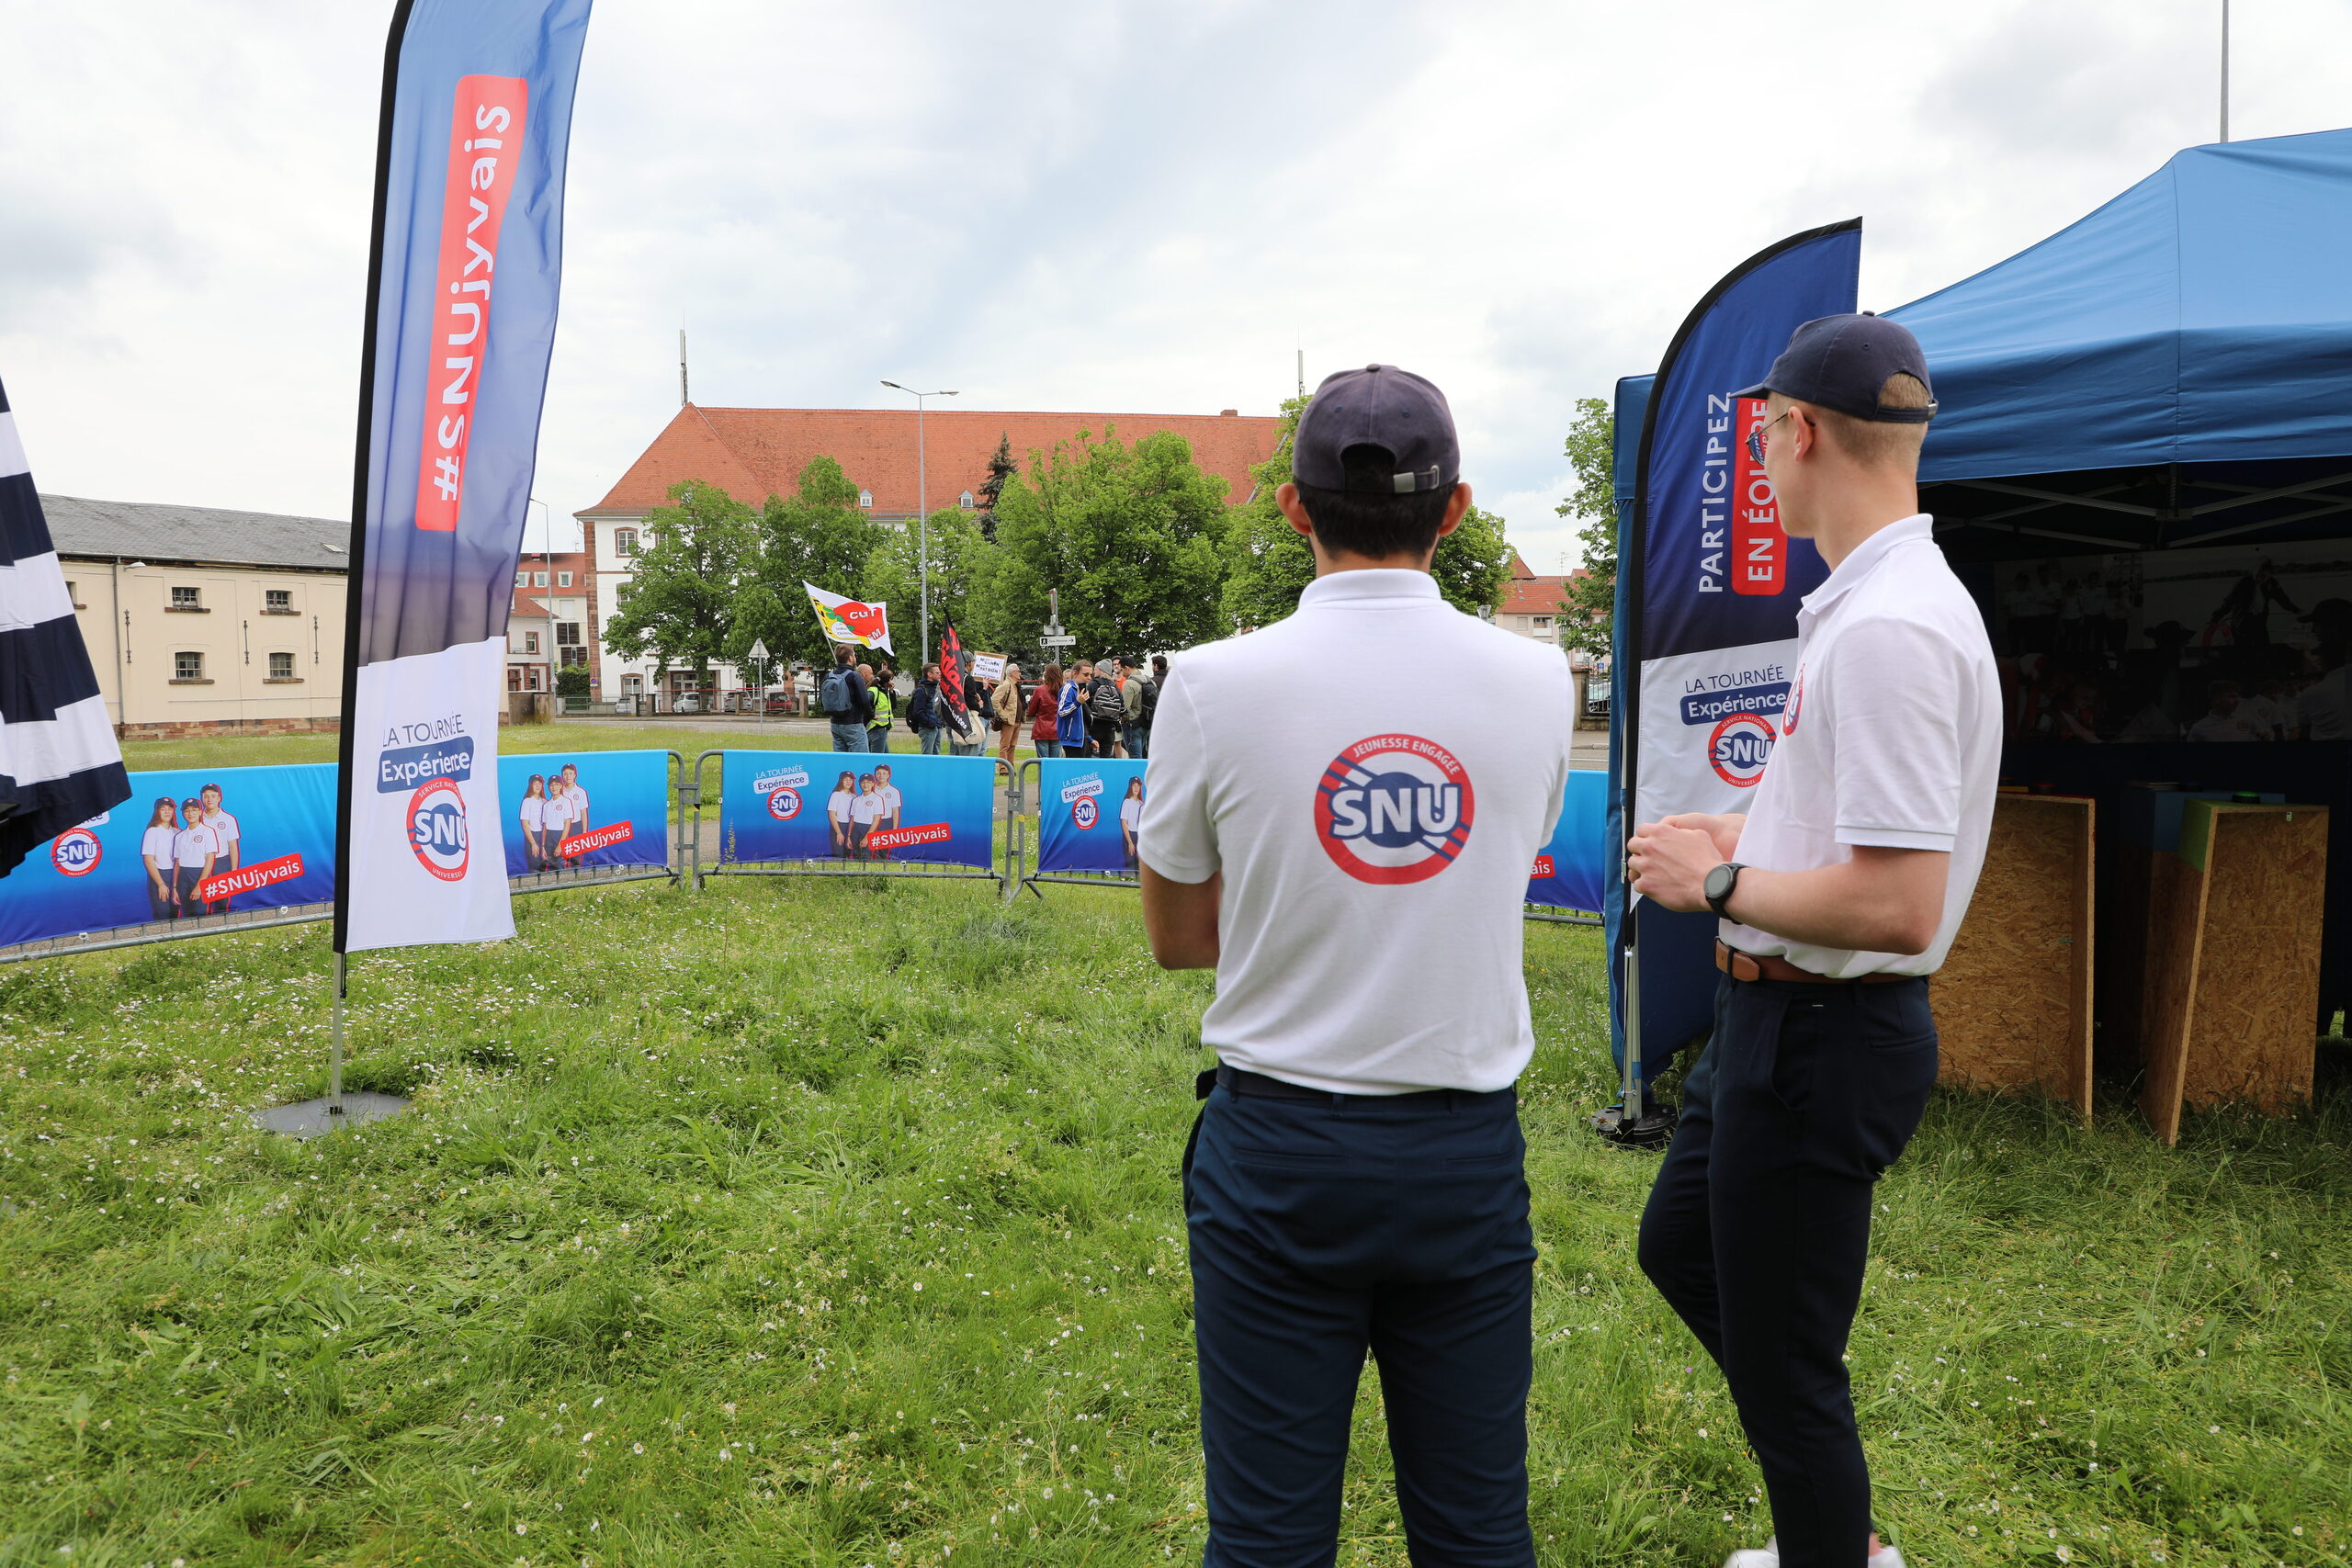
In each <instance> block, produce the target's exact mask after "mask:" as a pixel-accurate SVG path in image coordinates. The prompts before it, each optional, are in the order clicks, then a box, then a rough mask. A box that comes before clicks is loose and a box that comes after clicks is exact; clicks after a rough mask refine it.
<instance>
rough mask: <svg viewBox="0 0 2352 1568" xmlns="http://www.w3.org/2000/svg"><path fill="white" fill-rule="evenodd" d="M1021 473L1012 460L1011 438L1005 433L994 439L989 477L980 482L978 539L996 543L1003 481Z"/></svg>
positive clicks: (990, 455)
mask: <svg viewBox="0 0 2352 1568" xmlns="http://www.w3.org/2000/svg"><path fill="white" fill-rule="evenodd" d="M1020 471H1021V465H1020V464H1018V463H1016V462H1014V461H1013V460H1012V435H1011V434H1009V433H1007V434H1001V435H999V436H998V437H997V438H996V450H995V451H994V452H993V453H991V454H989V477H988V478H987V479H982V480H981V481H980V492H979V502H980V510H979V525H980V537H982V538H984V539H986V540H987V541H988V542H989V544H991V545H993V544H995V543H996V503H997V502H998V500H999V498H1001V496H1002V495H1003V494H1004V486H1005V481H1006V480H1008V479H1012V476H1013V475H1015V474H1017V473H1019V472H1020Z"/></svg>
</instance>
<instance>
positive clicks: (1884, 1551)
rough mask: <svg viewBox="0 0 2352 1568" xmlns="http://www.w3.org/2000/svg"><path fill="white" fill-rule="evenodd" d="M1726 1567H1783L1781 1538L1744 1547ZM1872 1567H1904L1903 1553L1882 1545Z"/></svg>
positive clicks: (1872, 1559) (1730, 1558) (1871, 1562)
mask: <svg viewBox="0 0 2352 1568" xmlns="http://www.w3.org/2000/svg"><path fill="white" fill-rule="evenodd" d="M1724 1568H1781V1538H1780V1537H1779V1536H1777V1535H1776V1536H1772V1537H1770V1538H1769V1539H1768V1540H1766V1541H1765V1542H1764V1544H1763V1545H1762V1546H1760V1547H1758V1546H1748V1547H1742V1548H1741V1549H1740V1550H1739V1551H1735V1552H1733V1553H1732V1554H1731V1555H1730V1556H1729V1557H1726V1558H1724ZM1870 1568H1904V1564H1903V1553H1902V1552H1900V1551H1896V1550H1895V1549H1894V1547H1891V1546H1882V1547H1880V1548H1879V1549H1878V1550H1877V1551H1873V1552H1871V1555H1870Z"/></svg>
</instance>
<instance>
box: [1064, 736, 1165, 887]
mask: <svg viewBox="0 0 2352 1568" xmlns="http://www.w3.org/2000/svg"><path fill="white" fill-rule="evenodd" d="M1147 766H1148V764H1147V763H1143V762H1119V761H1099V760H1095V761H1070V760H1069V759H1067V758H1056V757H1047V758H1044V759H1042V760H1040V761H1039V762H1038V763H1037V869H1038V870H1039V871H1041V872H1055V871H1108V872H1125V874H1128V875H1130V876H1132V875H1134V874H1136V864H1137V863H1136V833H1137V831H1138V830H1139V829H1141V827H1142V825H1143V797H1144V770H1145V768H1146V767H1147Z"/></svg>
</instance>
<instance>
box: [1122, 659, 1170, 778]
mask: <svg viewBox="0 0 2352 1568" xmlns="http://www.w3.org/2000/svg"><path fill="white" fill-rule="evenodd" d="M1167 679H1168V656H1167V655H1166V654H1164V653H1155V654H1153V655H1152V656H1151V673H1150V674H1149V675H1147V676H1145V677H1144V678H1143V680H1142V682H1140V683H1141V685H1142V686H1143V714H1142V716H1140V717H1139V718H1137V719H1136V732H1135V739H1132V740H1130V741H1128V742H1127V750H1128V752H1129V753H1130V754H1132V755H1133V756H1135V757H1136V759H1137V760H1138V761H1148V760H1149V759H1150V757H1151V720H1152V716H1153V715H1154V714H1157V713H1158V712H1159V688H1160V685H1161V683H1162V682H1165V681H1166V680H1167Z"/></svg>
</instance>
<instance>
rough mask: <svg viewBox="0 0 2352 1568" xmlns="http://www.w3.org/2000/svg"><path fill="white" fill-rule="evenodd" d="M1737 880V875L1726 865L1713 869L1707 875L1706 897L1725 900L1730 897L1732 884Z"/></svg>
mask: <svg viewBox="0 0 2352 1568" xmlns="http://www.w3.org/2000/svg"><path fill="white" fill-rule="evenodd" d="M1738 880H1739V874H1738V873H1737V872H1736V871H1734V870H1732V868H1731V867H1730V866H1728V865H1719V866H1717V867H1715V869H1714V870H1713V871H1711V872H1709V873H1707V881H1706V885H1705V892H1706V895H1707V897H1709V898H1710V899H1716V898H1727V897H1731V890H1732V886H1733V884H1735V883H1736V882H1737V881H1738Z"/></svg>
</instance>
